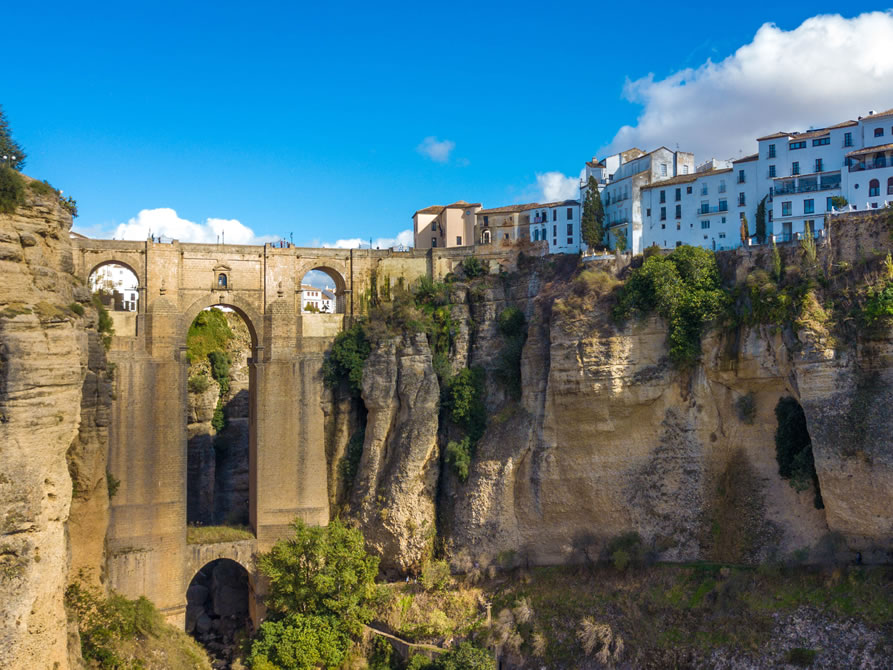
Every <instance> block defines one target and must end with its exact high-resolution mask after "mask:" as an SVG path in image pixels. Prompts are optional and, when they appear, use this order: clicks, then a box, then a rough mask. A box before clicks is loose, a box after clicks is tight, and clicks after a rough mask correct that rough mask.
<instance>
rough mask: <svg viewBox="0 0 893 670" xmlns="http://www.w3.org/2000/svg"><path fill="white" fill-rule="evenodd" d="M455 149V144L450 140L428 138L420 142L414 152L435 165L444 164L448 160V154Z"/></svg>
mask: <svg viewBox="0 0 893 670" xmlns="http://www.w3.org/2000/svg"><path fill="white" fill-rule="evenodd" d="M455 148H456V143H455V142H453V141H451V140H438V139H437V138H436V137H434V136H430V137H426V138H425V139H423V140H422V143H421V144H420V145H419V146H417V147H416V151H418V152H419V153H420V154H422V155H423V156H426V157H428V158H430V159H431V160H432V161H434V162H436V163H446V162H447V161H448V160H449V159H450V152H452V150H453V149H455Z"/></svg>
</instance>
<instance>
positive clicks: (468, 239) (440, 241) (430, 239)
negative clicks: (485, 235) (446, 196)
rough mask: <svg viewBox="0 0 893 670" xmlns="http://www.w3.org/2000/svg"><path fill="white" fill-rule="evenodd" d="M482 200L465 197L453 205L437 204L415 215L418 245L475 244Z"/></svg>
mask: <svg viewBox="0 0 893 670" xmlns="http://www.w3.org/2000/svg"><path fill="white" fill-rule="evenodd" d="M480 208H481V203H479V202H478V203H469V202H465V201H464V200H459V201H458V202H454V203H453V204H452V205H445V206H443V205H434V206H432V207H426V208H425V209H420V210H419V211H417V212H416V213H415V214H413V215H412V223H413V241H414V245H415V248H416V249H431V248H443V247H468V246H471V245H473V244H474V240H473V238H474V226H475V214H476V213H477V212H478V210H480Z"/></svg>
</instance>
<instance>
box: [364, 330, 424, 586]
mask: <svg viewBox="0 0 893 670" xmlns="http://www.w3.org/2000/svg"><path fill="white" fill-rule="evenodd" d="M362 397H363V402H364V403H365V406H366V409H367V410H368V417H367V420H366V433H365V442H364V444H363V455H362V458H361V460H360V465H359V471H358V473H357V477H356V480H355V481H354V484H353V491H352V497H351V505H350V507H351V515H352V516H353V518H355V519H356V520H357V521H358V522H359V523H360V525H361V527H362V528H363V532H364V534H365V536H366V540H367V543H368V544H369V546H370V548H371V549H373V550H374V551H375V552H376V553H377V554H379V555H380V556H381V559H382V562H381V568H382V570H385V571H389V572H393V571H395V570H396V571H398V572H406V571H408V570H413V569H417V568H418V567H419V566H420V564H421V562H422V560H423V559H424V558H425V557H427V556H428V554H429V552H430V550H431V546H432V542H433V538H434V527H435V505H434V499H435V494H436V490H437V478H438V475H439V470H440V469H439V459H438V457H439V452H438V449H437V415H438V409H439V401H440V387H439V385H438V382H437V376H436V375H435V374H434V368H433V367H432V364H431V352H430V350H429V348H428V342H427V340H426V339H425V336H424V335H413V336H409V335H407V336H404V337H403V338H402V339H401V338H398V339H389V340H384V341H382V342H379V343H378V344H377V345H376V346H375V348H374V349H373V351H372V353H371V355H370V356H369V359H368V360H367V362H366V368H365V371H364V373H363V394H362Z"/></svg>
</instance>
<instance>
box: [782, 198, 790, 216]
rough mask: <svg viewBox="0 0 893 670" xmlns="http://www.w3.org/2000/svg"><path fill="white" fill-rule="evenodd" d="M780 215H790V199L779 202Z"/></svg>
mask: <svg viewBox="0 0 893 670" xmlns="http://www.w3.org/2000/svg"><path fill="white" fill-rule="evenodd" d="M781 215H782V216H790V215H791V201H790V200H788V201H787V202H783V203H781Z"/></svg>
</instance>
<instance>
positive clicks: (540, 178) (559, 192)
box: [536, 171, 584, 202]
mask: <svg viewBox="0 0 893 670" xmlns="http://www.w3.org/2000/svg"><path fill="white" fill-rule="evenodd" d="M583 174H584V172H582V171H581V172H580V174H579V175H578V176H576V177H568V176H567V175H565V174H562V173H561V172H544V173H542V174H537V176H536V191H537V193H538V194H539V197H538V198H537V200H538V202H555V201H557V200H576V199H577V198H579V197H580V179H582V177H583Z"/></svg>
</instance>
